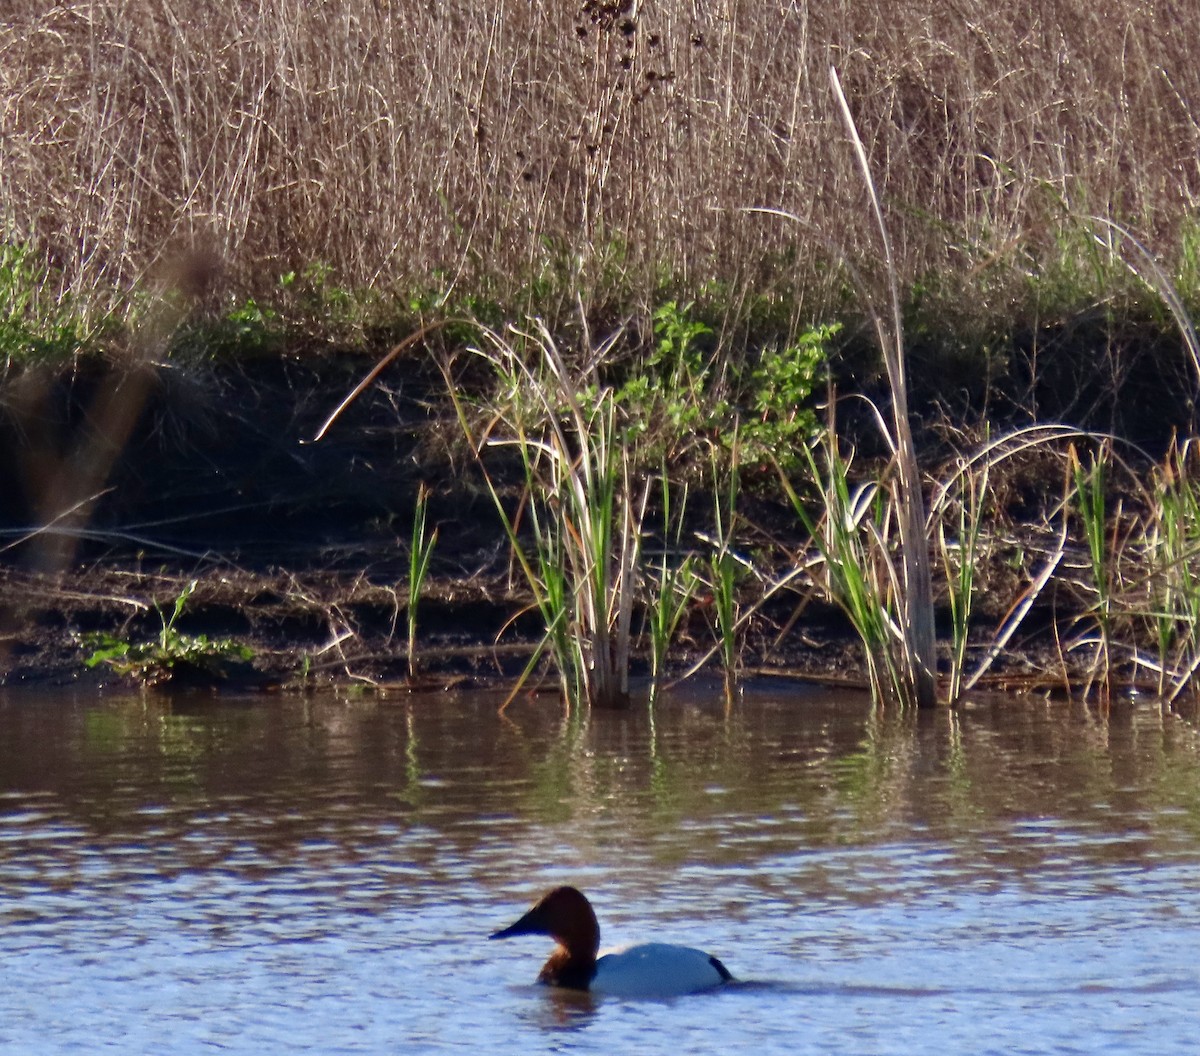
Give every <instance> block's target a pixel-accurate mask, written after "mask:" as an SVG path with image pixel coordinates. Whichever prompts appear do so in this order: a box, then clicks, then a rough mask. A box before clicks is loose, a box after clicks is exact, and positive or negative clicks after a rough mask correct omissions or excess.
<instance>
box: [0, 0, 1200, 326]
mask: <svg viewBox="0 0 1200 1056" xmlns="http://www.w3.org/2000/svg"><path fill="white" fill-rule="evenodd" d="M6 6H7V14H6V16H5V19H4V20H3V22H2V23H0V120H2V122H3V124H2V129H3V143H4V164H3V166H0V225H2V226H3V230H4V233H5V237H6V238H8V239H10V240H14V241H18V242H21V243H25V244H29V245H33V246H35V247H38V248H39V249H40V250H43V251H45V252H46V253H47V254H48V255H49V257H50V259H51V260H52V262H54V263H56V264H58V265H59V266H60V267H61V271H62V274H63V275H64V276H65V277H66V281H67V282H68V283H69V284H71V285H72V286H74V287H75V288H76V289H77V290H81V291H89V290H91V289H92V288H94V287H97V286H105V285H108V286H112V287H115V288H119V289H128V288H129V287H130V286H131V285H132V284H134V283H136V282H137V281H138V280H139V279H141V278H142V277H143V276H144V275H145V274H146V273H147V271H148V270H149V269H151V268H152V266H153V265H154V262H155V261H156V260H157V259H159V258H160V257H161V256H162V255H163V254H164V252H168V251H172V250H175V249H178V248H179V247H180V246H189V247H190V246H195V245H197V244H206V245H208V246H210V247H211V248H212V249H214V250H215V251H216V252H218V253H219V254H220V256H221V258H222V259H223V260H224V261H225V262H226V264H227V271H226V278H225V281H226V287H227V288H232V289H236V290H238V291H239V292H240V293H244V292H245V291H247V290H253V289H254V288H255V287H256V286H262V285H263V284H264V283H271V282H274V281H275V279H276V277H277V276H278V275H279V274H281V273H282V272H284V271H286V270H288V269H291V268H297V267H303V266H304V265H305V264H308V263H310V262H313V261H322V262H324V263H326V264H328V265H330V266H332V267H333V268H334V269H336V273H337V275H338V277H339V281H340V282H342V283H344V284H345V285H346V286H349V287H364V286H374V287H376V288H382V289H384V290H388V289H391V290H396V291H401V292H405V293H410V292H413V291H425V290H429V289H434V290H442V291H446V290H449V289H451V288H452V287H456V285H457V288H459V289H462V288H464V287H465V288H466V289H467V292H477V291H478V290H479V289H480V288H482V287H483V286H484V285H485V284H487V283H497V282H503V281H504V277H516V278H517V279H519V280H520V281H522V282H526V281H528V280H530V279H536V278H537V276H538V275H539V274H541V275H543V276H545V273H546V269H551V268H563V267H567V268H577V269H578V272H579V274H578V276H577V277H576V278H577V281H578V283H579V284H580V285H581V287H582V288H583V289H584V292H585V295H596V296H601V297H602V296H604V293H605V284H606V283H612V282H616V283H620V284H621V285H622V286H625V287H627V288H629V289H632V290H635V291H636V290H639V289H647V288H649V287H652V286H653V285H655V284H656V283H660V282H661V280H662V278H663V276H664V274H665V275H666V276H668V278H669V281H670V282H671V283H673V284H677V285H682V286H688V287H691V288H698V287H699V286H700V285H701V284H703V283H704V282H706V281H708V280H720V281H721V282H723V283H728V284H729V287H728V288H729V289H731V290H736V289H743V288H746V287H751V288H756V290H757V292H767V293H769V292H770V291H771V290H772V289H779V288H789V287H790V288H793V289H800V290H803V291H807V292H808V293H809V294H810V295H812V296H815V297H817V299H818V300H820V299H821V298H823V297H825V296H827V295H828V294H829V293H830V289H828V288H827V287H826V286H825V285H824V283H825V282H828V281H829V280H822V279H821V278H820V276H821V274H822V272H821V266H822V258H826V260H827V259H828V256H827V253H826V248H825V247H826V246H833V247H836V248H837V251H838V252H840V251H843V250H846V251H848V253H849V256H850V257H851V259H870V258H874V257H875V248H874V247H875V242H874V234H873V232H872V230H871V227H870V221H869V215H868V212H867V210H866V209H865V208H863V205H864V202H865V199H864V196H863V188H862V181H861V179H860V178H859V177H858V174H857V173H856V171H855V168H854V159H853V157H852V154H851V152H850V150H849V149H848V148H847V146H846V143H845V137H844V132H843V129H842V128H841V127H840V125H839V121H838V117H837V114H836V111H835V106H834V103H833V100H832V99H831V97H830V92H829V88H828V77H827V71H828V68H829V67H830V66H831V65H834V66H836V67H837V68H838V69H839V71H840V73H841V76H842V80H843V83H844V84H845V86H846V91H847V95H848V96H849V97H850V100H851V104H852V106H853V108H854V111H855V119H856V121H857V124H858V127H859V128H860V130H861V132H862V134H863V138H864V140H865V141H866V144H867V147H868V150H869V153H870V156H871V165H872V169H873V171H874V172H875V174H876V176H877V179H878V183H879V187H880V190H881V194H882V196H883V198H884V200H885V202H886V204H887V206H888V209H889V213H890V217H889V222H890V223H891V224H892V225H893V226H892V230H893V235H894V238H895V241H896V246H897V256H898V261H899V265H900V268H901V273H902V274H903V275H904V276H905V277H907V278H909V279H911V278H913V277H916V276H921V275H926V274H929V273H931V272H933V273H940V274H944V275H959V276H966V275H972V276H975V277H977V276H978V274H979V273H980V272H982V271H983V270H984V269H989V268H993V266H995V265H999V267H998V268H995V269H994V270H993V271H991V272H989V274H990V275H993V276H998V277H999V278H996V279H995V281H993V282H992V283H991V284H990V285H991V289H992V291H993V296H995V297H996V298H997V300H998V302H1003V301H1004V300H1005V299H1007V298H1010V297H1011V292H1012V291H1011V289H1007V290H1006V286H1008V283H1007V282H1006V281H1003V276H1005V275H1010V274H1020V273H1021V271H1022V269H1025V268H1027V267H1029V266H1030V260H1031V259H1032V260H1034V261H1036V260H1037V259H1038V258H1039V257H1040V255H1041V248H1042V247H1045V246H1052V245H1053V240H1054V238H1055V237H1056V232H1058V231H1059V228H1060V223H1061V220H1062V217H1063V216H1064V215H1066V214H1067V213H1068V212H1074V213H1076V214H1088V213H1091V214H1099V215H1102V216H1105V217H1108V218H1111V219H1114V220H1117V221H1119V222H1121V223H1124V224H1127V225H1130V226H1132V227H1133V228H1134V229H1136V230H1137V231H1138V232H1139V233H1140V234H1141V235H1142V236H1143V237H1145V238H1146V239H1147V240H1148V242H1149V244H1150V245H1151V247H1152V248H1153V249H1154V250H1155V251H1156V252H1157V253H1158V254H1159V255H1160V256H1161V257H1165V258H1168V259H1173V258H1174V255H1175V252H1176V250H1177V248H1178V247H1177V244H1176V239H1177V237H1178V235H1179V232H1180V225H1181V223H1183V222H1184V220H1185V219H1186V218H1188V217H1189V216H1190V217H1194V216H1195V213H1196V208H1197V200H1198V198H1200V115H1198V113H1197V110H1196V107H1197V102H1196V101H1197V100H1200V66H1198V65H1197V63H1196V61H1195V39H1196V38H1195V10H1194V8H1193V6H1192V5H1191V4H1190V3H1184V2H1182V0H1158V2H1155V3H1147V2H1145V0H1115V2H1113V3H1109V4H1105V5H1101V6H1097V5H1095V4H1091V3H1087V2H1084V0H1057V2H1052V0H1041V2H1035V3H1028V4H1026V3H1012V2H1010V3H985V2H982V0H965V2H951V0H935V2H933V3H923V2H916V0H900V2H897V3H894V4H878V3H875V4H863V3H853V2H849V0H834V2H832V3H823V4H812V5H810V4H808V3H806V2H803V0H796V2H783V0H779V2H776V3H761V2H757V0H756V2H746V0H714V2H712V3H706V4H694V3H691V2H683V0H637V2H632V0H631V2H623V3H616V2H612V3H609V2H597V0H584V2H579V0H577V2H574V3H567V2H563V3H528V4H526V3H503V2H501V3H488V4H479V3H466V2H463V0H452V2H448V3H436V4H430V3H418V2H417V0H327V2H323V3H321V4H309V3H305V2H298V0H239V2H237V3H232V4H231V3H218V2H215V0H197V2H196V3H193V4H189V5H185V7H183V8H180V7H178V6H177V5H170V4H167V3H165V2H163V0H87V2H83V0H65V2H61V3H56V4H53V5H47V4H44V3H41V2H36V0H11V2H10V3H9V4H8V5H6ZM750 206H771V207H781V208H786V209H788V210H789V211H791V212H793V213H795V214H797V215H799V216H800V217H801V218H802V220H803V221H804V225H803V226H802V227H800V228H797V227H795V226H792V225H784V224H781V222H780V221H779V220H778V219H777V218H773V217H764V216H753V215H748V214H747V213H745V212H744V211H743V209H744V208H745V207H750ZM1013 265H1015V266H1016V267H1015V271H1014V270H1013V268H1012V266H1013ZM811 307H812V308H813V309H814V310H817V311H819V306H811ZM979 307H983V305H982V303H981V304H980V305H979Z"/></svg>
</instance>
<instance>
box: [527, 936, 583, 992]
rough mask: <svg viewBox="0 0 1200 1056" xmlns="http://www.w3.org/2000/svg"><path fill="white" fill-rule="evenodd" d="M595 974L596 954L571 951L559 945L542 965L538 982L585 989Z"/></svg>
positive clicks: (572, 988) (573, 988) (569, 988)
mask: <svg viewBox="0 0 1200 1056" xmlns="http://www.w3.org/2000/svg"><path fill="white" fill-rule="evenodd" d="M595 976H596V954H595V952H594V951H593V952H591V953H590V954H585V953H582V952H572V951H571V950H569V949H568V948H567V947H566V946H562V945H560V946H559V947H558V948H557V949H556V950H555V951H554V952H553V953H552V954H551V955H550V959H549V960H548V961H547V962H546V963H545V964H544V965H542V970H541V972H540V973H539V974H538V982H539V983H544V984H545V985H546V986H561V987H565V988H566V989H568V990H586V989H588V987H589V986H590V985H591V982H592V979H594V978H595Z"/></svg>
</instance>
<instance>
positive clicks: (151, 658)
mask: <svg viewBox="0 0 1200 1056" xmlns="http://www.w3.org/2000/svg"><path fill="white" fill-rule="evenodd" d="M195 589H196V581H195V580H192V581H191V582H190V583H188V584H187V585H186V586H185V587H184V588H183V590H181V591H180V592H179V594H178V595H177V596H176V598H175V601H174V605H173V606H172V609H171V612H170V615H167V614H165V613H164V611H163V609H162V608H161V607H160V606H159V604H158V603H157V602H155V603H154V609H155V612H157V613H158V617H159V620H160V621H161V623H162V627H161V629H160V631H159V633H158V635H157V636H156V637H155V638H154V639H152V640H151V641H148V642H131V641H129V640H127V639H123V638H117V637H116V636H114V635H111V634H105V633H96V634H91V635H88V636H86V638H85V639H84V641H85V644H87V645H88V646H90V647H91V649H92V652H91V655H90V656H88V658H87V659H86V660H85V661H84V663H85V664H86V665H87V666H88V667H89V668H91V667H97V666H99V665H100V664H105V665H107V666H108V667H110V668H112V669H113V670H114V671H116V672H117V673H118V674H120V675H125V676H130V677H133V678H136V679H138V680H139V681H140V682H143V683H145V684H147V685H159V684H162V683H165V682H169V681H170V680H171V679H172V678H174V677H175V676H176V675H177V674H178V673H179V672H180V671H181V670H182V669H183V668H185V667H187V668H191V669H193V670H194V669H199V670H200V671H202V672H204V673H205V674H206V675H209V676H211V677H213V678H215V679H220V678H223V677H224V676H225V673H226V671H225V668H226V665H227V664H229V663H230V662H231V661H241V662H245V661H248V660H250V659H252V658H253V656H254V653H253V651H252V650H251V649H250V648H249V647H248V646H245V645H242V644H239V643H237V642H234V641H232V640H230V639H227V638H215V639H214V638H209V637H208V636H207V635H203V634H200V635H191V634H184V633H183V632H181V631H180V630H179V629H178V628H177V627H176V626H175V624H176V623H177V622H178V620H179V617H180V616H181V615H182V614H183V610H184V608H185V606H186V605H187V602H188V599H189V598H190V597H191V596H192V593H193V591H195Z"/></svg>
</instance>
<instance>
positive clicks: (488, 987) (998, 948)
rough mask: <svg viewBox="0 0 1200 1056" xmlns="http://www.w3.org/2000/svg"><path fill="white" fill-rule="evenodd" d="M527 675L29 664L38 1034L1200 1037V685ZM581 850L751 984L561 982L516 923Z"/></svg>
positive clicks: (675, 1047) (885, 1047)
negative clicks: (124, 686) (1024, 689)
mask: <svg viewBox="0 0 1200 1056" xmlns="http://www.w3.org/2000/svg"><path fill="white" fill-rule="evenodd" d="M496 707H497V698H496V697H493V696H489V695H470V694H463V695H457V694H454V693H443V694H437V695H433V696H428V697H412V698H409V697H404V696H397V697H392V698H386V699H382V700H380V699H375V698H369V697H363V698H357V699H353V698H352V699H344V698H342V699H338V698H335V697H332V696H330V697H316V698H309V699H295V698H293V699H264V698H256V699H254V700H233V699H223V700H212V699H207V698H196V699H176V700H174V701H164V700H159V699H153V698H145V699H143V698H138V697H133V698H113V697H97V696H95V695H81V696H74V697H73V696H70V695H66V696H58V697H48V696H46V695H44V694H43V695H37V696H34V695H31V694H21V693H11V692H10V693H8V694H7V695H4V696H0V1052H4V1053H20V1054H55V1053H67V1052H72V1053H102V1052H114V1053H151V1052H152V1053H155V1054H167V1053H209V1052H212V1053H217V1052H221V1053H255V1054H261V1053H278V1052H284V1051H287V1052H289V1053H308V1052H313V1053H325V1054H332V1053H388V1052H395V1053H424V1052H430V1053H436V1052H489V1053H491V1052H511V1053H533V1052H558V1053H575V1052H597V1053H606V1054H614V1053H635V1052H636V1053H639V1054H642V1053H671V1054H673V1056H677V1054H681V1053H691V1052H709V1051H711V1052H717V1051H720V1052H737V1051H754V1052H785V1051H786V1052H788V1053H792V1054H798V1053H809V1052H812V1053H873V1054H874V1053H905V1054H908V1053H922V1052H926V1051H930V1052H945V1053H986V1052H992V1053H1034V1052H1036V1053H1044V1052H1071V1053H1075V1052H1077V1053H1101V1052H1112V1053H1122V1054H1129V1053H1154V1054H1156V1056H1157V1054H1162V1053H1176V1052H1184V1051H1193V1052H1194V1051H1197V1047H1198V1045H1200V1042H1198V1041H1197V1037H1198V1035H1197V1030H1198V1027H1197V1024H1198V1023H1200V954H1198V952H1197V951H1200V733H1198V731H1197V724H1196V722H1195V720H1194V718H1193V717H1189V716H1181V715H1178V714H1173V713H1163V712H1160V711H1159V710H1158V709H1157V708H1156V707H1152V706H1149V705H1145V704H1142V705H1132V704H1126V705H1122V706H1121V707H1114V709H1113V710H1112V712H1111V714H1107V715H1106V714H1104V713H1102V712H1099V711H1097V710H1096V709H1090V708H1086V707H1083V706H1080V705H1067V704H1051V703H1046V702H1042V701H1030V700H1022V699H1008V700H1000V701H988V702H981V703H978V704H975V705H973V706H968V707H965V708H963V709H962V710H961V711H959V712H957V713H954V714H946V713H939V714H933V715H920V716H912V715H897V714H892V713H878V712H872V711H871V709H870V708H869V707H868V706H867V705H866V703H865V702H863V701H862V700H860V699H857V698H845V697H841V698H838V697H835V696H833V695H830V694H828V693H826V692H819V691H812V690H809V691H804V692H799V693H798V692H797V691H796V690H795V689H792V688H788V687H779V688H777V689H772V688H771V687H769V686H762V685H760V686H757V687H755V688H754V689H753V690H752V691H751V692H748V693H747V696H746V699H745V700H744V701H743V702H742V703H741V704H739V705H738V706H737V707H735V708H734V709H733V710H732V711H730V712H729V713H728V714H727V713H726V711H725V709H724V708H723V707H722V706H721V704H720V703H719V694H718V693H717V692H716V691H715V690H714V691H713V692H712V694H711V695H706V694H705V693H704V692H703V691H699V690H698V691H694V692H693V693H692V694H691V695H690V696H689V697H687V698H686V699H677V700H675V701H672V702H668V703H667V704H665V705H663V706H661V707H660V709H659V710H658V712H657V714H656V715H655V716H654V721H653V722H651V721H650V717H649V716H648V714H647V713H646V712H645V711H644V710H640V709H638V710H634V711H631V712H628V713H625V714H619V715H618V714H611V713H593V715H592V716H591V718H590V719H589V720H588V721H587V722H582V721H566V720H565V719H564V716H563V714H562V712H561V710H560V709H559V707H558V706H557V705H556V704H555V703H553V702H552V701H551V700H550V698H544V699H536V700H523V701H520V702H518V703H516V704H514V705H513V706H512V707H510V708H509V710H508V712H507V713H506V715H505V716H503V717H500V716H498V715H497V711H496ZM568 882H569V883H574V884H576V885H577V886H579V887H581V888H582V889H583V890H584V891H585V892H587V893H588V894H589V895H590V896H591V897H592V900H593V902H594V904H595V906H596V909H597V913H598V915H599V917H600V921H601V925H602V927H603V928H604V932H605V941H606V943H619V942H622V941H633V940H636V939H639V938H642V937H646V938H657V939H662V940H665V941H679V942H685V943H688V944H693V945H697V946H701V947H703V948H705V949H707V950H710V951H711V952H713V953H716V954H717V955H719V956H720V957H721V958H722V959H723V960H724V961H725V963H726V964H727V965H728V966H729V968H730V969H731V970H732V971H733V973H734V974H735V975H736V976H737V977H738V978H739V979H741V980H746V982H743V983H739V984H738V985H737V986H733V987H730V988H727V989H725V990H723V991H720V992H717V993H710V994H702V995H695V996H691V997H686V998H678V999H674V1000H670V1001H622V1000H613V999H604V1000H594V1001H593V1000H589V999H587V998H582V999H581V998H574V999H572V998H570V997H566V996H564V995H563V994H561V993H555V992H551V991H548V990H547V989H545V988H543V987H538V986H535V985H532V980H533V979H534V978H535V977H536V974H537V971H538V969H539V967H540V965H541V963H542V961H543V960H544V958H545V956H546V955H547V953H548V952H549V945H550V943H549V940H545V939H542V938H538V937H531V938H524V939H514V940H511V941H509V942H504V943H489V942H487V941H486V936H487V935H488V933H489V932H491V931H493V930H495V929H496V928H498V927H501V926H503V925H505V924H508V923H510V922H511V921H513V920H514V919H516V917H517V916H518V915H520V913H522V912H524V910H525V909H526V908H527V905H528V903H530V902H531V901H532V900H533V898H534V897H535V896H536V895H537V894H539V893H540V892H541V891H542V890H544V889H545V888H547V887H549V886H552V885H555V884H559V883H568ZM751 1047H752V1049H751Z"/></svg>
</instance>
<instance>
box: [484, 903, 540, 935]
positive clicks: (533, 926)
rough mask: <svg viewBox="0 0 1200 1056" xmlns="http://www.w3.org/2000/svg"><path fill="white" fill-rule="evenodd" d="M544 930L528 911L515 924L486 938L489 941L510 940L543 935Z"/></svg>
mask: <svg viewBox="0 0 1200 1056" xmlns="http://www.w3.org/2000/svg"><path fill="white" fill-rule="evenodd" d="M545 931H546V929H545V928H544V927H542V924H541V921H540V920H539V919H538V918H537V916H536V915H535V913H534V911H533V910H530V911H529V912H528V913H526V914H525V916H523V917H522V918H521V919H520V920H518V921H517V922H516V923H515V924H510V925H509V926H508V927H507V928H501V929H500V930H499V931H495V932H492V934H491V935H489V936H488V938H489V939H511V938H512V937H513V936H514V935H544V934H545Z"/></svg>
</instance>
